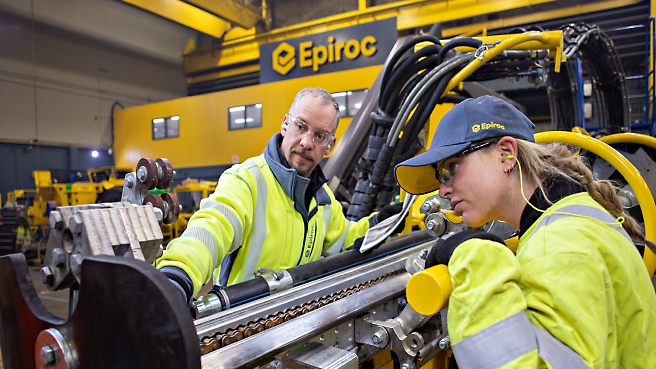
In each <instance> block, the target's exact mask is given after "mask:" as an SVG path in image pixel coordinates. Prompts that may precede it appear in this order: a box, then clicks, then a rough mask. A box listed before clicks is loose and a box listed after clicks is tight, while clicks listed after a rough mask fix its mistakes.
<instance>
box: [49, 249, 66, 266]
mask: <svg viewBox="0 0 656 369" xmlns="http://www.w3.org/2000/svg"><path fill="white" fill-rule="evenodd" d="M50 256H51V258H52V261H53V263H55V266H57V267H62V266H63V265H64V264H66V252H65V251H64V250H62V249H60V248H59V247H58V248H56V249H53V250H52V254H50Z"/></svg>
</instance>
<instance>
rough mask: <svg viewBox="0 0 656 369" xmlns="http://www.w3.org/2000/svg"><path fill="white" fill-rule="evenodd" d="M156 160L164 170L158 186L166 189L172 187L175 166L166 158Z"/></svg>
mask: <svg viewBox="0 0 656 369" xmlns="http://www.w3.org/2000/svg"><path fill="white" fill-rule="evenodd" d="M155 162H156V163H157V165H159V167H160V169H161V170H162V178H161V179H160V180H159V182H158V183H157V188H159V189H161V190H164V189H167V188H169V187H171V183H173V167H172V166H171V162H170V161H169V159H166V158H159V159H157V160H155Z"/></svg>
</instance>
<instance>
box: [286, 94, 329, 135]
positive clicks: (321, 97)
mask: <svg viewBox="0 0 656 369" xmlns="http://www.w3.org/2000/svg"><path fill="white" fill-rule="evenodd" d="M306 95H309V96H312V97H313V98H314V100H315V101H316V102H317V103H319V105H322V106H332V107H333V108H335V112H337V116H336V118H335V131H337V125H338V124H339V118H340V116H341V114H340V111H339V104H338V103H337V101H336V100H335V98H334V97H333V95H331V94H330V93H329V92H328V91H326V90H324V89H323V88H320V87H307V88H304V89H302V90H300V91H299V92H298V93H297V94H296V97H294V101H293V102H292V106H291V107H290V108H289V114H291V115H294V110H296V106H297V105H298V103H299V101H301V99H302V98H303V97H304V96H306ZM333 132H334V131H333Z"/></svg>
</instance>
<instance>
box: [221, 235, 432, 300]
mask: <svg viewBox="0 0 656 369" xmlns="http://www.w3.org/2000/svg"><path fill="white" fill-rule="evenodd" d="M432 238H433V237H432V236H431V235H430V234H429V233H428V232H426V231H417V232H412V233H410V234H407V235H403V236H399V237H396V238H394V239H391V240H390V241H387V242H385V243H383V244H381V245H379V246H377V247H374V248H373V249H371V250H368V251H366V252H364V253H360V251H359V250H350V251H344V252H341V253H339V254H337V255H333V256H331V257H327V258H324V259H321V260H317V261H314V262H311V263H307V264H303V265H299V266H296V267H293V268H290V269H287V271H288V272H289V274H290V275H291V276H292V280H293V284H294V286H298V285H300V284H303V283H307V282H310V281H313V280H315V279H318V278H322V277H325V276H327V275H330V274H334V273H337V272H339V271H342V270H345V269H348V268H352V267H354V266H356V265H360V264H363V263H365V262H368V261H372V260H376V259H380V258H382V257H384V256H387V255H390V254H393V253H395V252H398V251H401V250H405V249H407V248H410V247H412V246H415V245H418V244H420V243H422V242H426V241H428V240H430V239H432ZM223 292H224V293H225V295H226V296H227V297H228V299H229V300H230V307H234V306H239V305H243V304H245V303H247V302H250V301H253V300H255V299H258V298H261V297H264V296H267V295H269V285H268V284H267V283H266V281H265V280H264V278H263V277H257V278H255V279H251V280H248V281H245V282H242V283H238V284H235V285H232V286H228V287H226V288H223ZM217 295H218V296H219V298H220V299H221V302H222V304H223V309H224V310H225V308H226V302H225V301H224V299H223V296H222V293H217Z"/></svg>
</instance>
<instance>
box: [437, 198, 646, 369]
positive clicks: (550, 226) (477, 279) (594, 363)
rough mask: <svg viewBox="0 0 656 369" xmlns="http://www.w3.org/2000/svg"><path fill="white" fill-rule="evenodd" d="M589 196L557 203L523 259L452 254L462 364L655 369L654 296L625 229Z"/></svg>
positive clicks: (495, 253) (477, 246)
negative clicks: (620, 229)
mask: <svg viewBox="0 0 656 369" xmlns="http://www.w3.org/2000/svg"><path fill="white" fill-rule="evenodd" d="M618 227H619V226H618V225H617V224H616V222H615V220H614V219H613V218H612V217H611V216H610V215H609V214H608V213H607V212H606V211H605V210H604V209H603V208H601V206H599V205H598V204H597V203H596V202H595V201H594V200H593V199H592V198H591V197H590V196H589V195H588V194H587V193H577V194H574V195H570V196H567V197H565V198H563V199H562V200H560V201H558V202H556V203H555V204H554V205H552V206H551V207H550V208H549V209H548V210H547V212H546V213H545V214H543V215H542V216H541V217H540V218H538V220H537V221H536V222H535V223H534V224H533V225H532V226H531V227H530V228H529V229H528V230H527V232H526V233H525V234H524V235H523V237H522V238H521V239H520V242H519V247H518V249H517V255H516V256H515V255H513V254H512V252H511V251H510V250H509V249H507V248H506V247H504V246H503V245H500V244H499V243H496V242H492V241H487V240H480V239H472V240H468V241H466V242H463V243H462V244H461V245H460V246H458V248H456V250H455V251H454V253H453V256H452V258H451V260H450V262H449V272H450V274H451V280H452V283H453V286H454V289H453V293H452V295H451V298H450V300H449V310H448V316H447V319H448V327H449V335H450V338H451V342H452V343H453V344H454V345H453V351H454V354H455V357H456V360H457V361H458V365H459V367H460V368H462V369H465V368H471V367H476V368H497V367H503V368H585V367H589V368H656V350H654V347H656V331H655V330H656V294H654V288H653V286H652V284H651V281H650V279H649V276H648V273H647V269H646V268H645V265H644V263H643V261H642V259H641V258H640V254H639V253H638V251H637V250H636V247H635V245H634V244H633V243H632V242H630V241H629V240H628V239H627V236H628V235H627V234H626V233H625V232H623V230H622V231H619V232H618Z"/></svg>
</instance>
